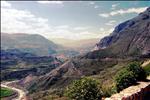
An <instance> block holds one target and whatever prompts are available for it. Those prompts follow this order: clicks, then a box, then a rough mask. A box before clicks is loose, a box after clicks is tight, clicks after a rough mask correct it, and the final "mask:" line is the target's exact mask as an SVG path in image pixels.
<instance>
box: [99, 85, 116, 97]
mask: <svg viewBox="0 0 150 100" xmlns="http://www.w3.org/2000/svg"><path fill="white" fill-rule="evenodd" d="M101 89H102V96H103V97H110V96H111V95H112V94H115V93H117V91H116V87H115V86H114V85H113V84H110V85H108V84H104V85H102V87H101Z"/></svg>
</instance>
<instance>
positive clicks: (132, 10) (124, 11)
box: [99, 7, 148, 18]
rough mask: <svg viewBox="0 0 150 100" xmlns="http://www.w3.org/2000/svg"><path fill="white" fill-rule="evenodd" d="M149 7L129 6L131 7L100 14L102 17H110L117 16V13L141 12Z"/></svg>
mask: <svg viewBox="0 0 150 100" xmlns="http://www.w3.org/2000/svg"><path fill="white" fill-rule="evenodd" d="M147 8H148V7H139V8H129V9H124V10H123V9H120V10H116V11H112V12H110V13H103V14H99V16H101V17H105V18H107V17H110V16H116V15H123V14H130V13H137V14H138V13H141V12H143V11H145V10H146V9H147Z"/></svg>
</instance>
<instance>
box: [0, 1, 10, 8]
mask: <svg viewBox="0 0 150 100" xmlns="http://www.w3.org/2000/svg"><path fill="white" fill-rule="evenodd" d="M1 7H8V8H9V7H11V4H10V3H8V2H7V1H1Z"/></svg>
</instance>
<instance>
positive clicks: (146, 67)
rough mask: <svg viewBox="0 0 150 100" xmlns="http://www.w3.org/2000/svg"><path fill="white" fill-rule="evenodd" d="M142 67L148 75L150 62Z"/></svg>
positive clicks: (149, 73)
mask: <svg viewBox="0 0 150 100" xmlns="http://www.w3.org/2000/svg"><path fill="white" fill-rule="evenodd" d="M143 69H144V70H145V72H146V75H147V76H149V75H150V64H148V65H146V66H145V67H143Z"/></svg>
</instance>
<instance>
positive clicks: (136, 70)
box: [127, 62, 146, 81]
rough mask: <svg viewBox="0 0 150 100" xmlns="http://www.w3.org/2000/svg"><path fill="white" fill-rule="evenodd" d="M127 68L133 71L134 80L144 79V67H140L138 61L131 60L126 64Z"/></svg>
mask: <svg viewBox="0 0 150 100" xmlns="http://www.w3.org/2000/svg"><path fill="white" fill-rule="evenodd" d="M127 70H128V71H131V72H133V75H134V77H135V78H136V80H137V81H138V80H145V79H146V73H145V71H144V69H143V68H142V67H141V64H140V63H138V62H132V63H130V64H129V65H128V66H127Z"/></svg>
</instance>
